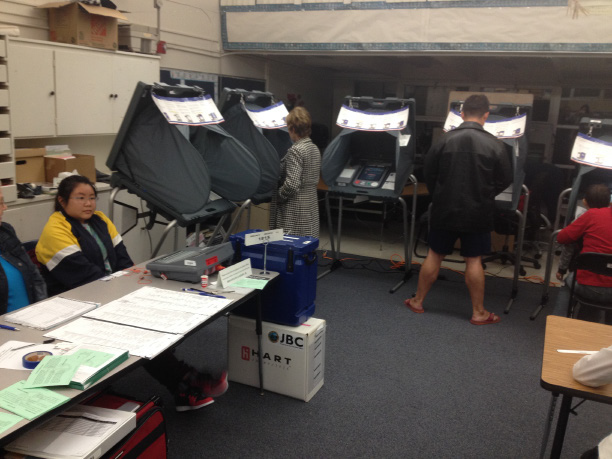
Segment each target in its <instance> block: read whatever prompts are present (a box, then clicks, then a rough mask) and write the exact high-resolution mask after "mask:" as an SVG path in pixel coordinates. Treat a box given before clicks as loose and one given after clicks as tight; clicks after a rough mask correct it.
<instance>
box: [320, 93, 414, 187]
mask: <svg viewBox="0 0 612 459" xmlns="http://www.w3.org/2000/svg"><path fill="white" fill-rule="evenodd" d="M336 124H338V126H340V127H342V128H343V129H342V131H341V132H340V134H338V136H336V138H334V139H333V140H332V141H331V142H330V144H329V145H328V146H327V148H326V149H325V151H324V152H323V157H322V159H321V177H322V179H323V181H324V182H325V184H326V185H327V186H328V187H329V190H330V191H331V192H333V193H338V194H342V195H345V196H349V197H350V196H355V195H361V196H369V197H379V198H391V199H397V198H398V197H399V196H401V194H402V191H403V189H404V186H405V184H406V182H407V181H408V178H409V176H410V175H411V174H412V172H413V169H414V156H415V152H416V147H415V145H416V139H415V131H416V110H415V102H414V99H397V98H386V99H374V98H372V97H351V96H347V97H346V98H345V100H344V105H343V106H342V108H341V109H340V113H339V114H338V120H337V121H336Z"/></svg>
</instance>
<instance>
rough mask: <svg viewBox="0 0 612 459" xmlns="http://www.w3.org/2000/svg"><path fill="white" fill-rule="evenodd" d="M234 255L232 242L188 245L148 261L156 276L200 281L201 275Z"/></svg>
mask: <svg viewBox="0 0 612 459" xmlns="http://www.w3.org/2000/svg"><path fill="white" fill-rule="evenodd" d="M233 256H234V249H233V248H232V243H231V242H225V243H223V244H219V245H214V246H211V247H186V248H184V249H181V250H179V251H177V252H174V253H171V254H169V255H164V256H163V257H160V258H157V259H155V260H153V261H150V262H149V263H147V269H148V270H149V271H151V274H153V275H154V276H155V277H165V278H167V279H171V280H177V281H183V282H193V283H196V282H200V277H201V276H202V275H203V274H206V273H207V272H209V270H211V269H213V268H215V267H216V266H217V265H219V264H221V263H224V262H226V261H229V260H231V259H232V257H233Z"/></svg>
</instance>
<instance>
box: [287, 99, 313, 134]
mask: <svg viewBox="0 0 612 459" xmlns="http://www.w3.org/2000/svg"><path fill="white" fill-rule="evenodd" d="M311 126H312V121H311V118H310V113H308V110H306V109H305V108H304V107H295V108H294V109H293V110H291V111H290V112H289V114H288V115H287V128H288V129H289V130H290V131H293V133H294V134H295V135H297V136H298V137H299V138H300V139H301V138H302V137H309V136H310V133H311V132H312V130H311Z"/></svg>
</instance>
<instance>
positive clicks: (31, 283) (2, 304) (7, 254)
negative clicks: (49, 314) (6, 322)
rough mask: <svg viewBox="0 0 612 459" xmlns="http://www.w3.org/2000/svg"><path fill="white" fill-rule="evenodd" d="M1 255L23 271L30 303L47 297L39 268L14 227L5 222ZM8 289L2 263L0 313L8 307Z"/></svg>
mask: <svg viewBox="0 0 612 459" xmlns="http://www.w3.org/2000/svg"><path fill="white" fill-rule="evenodd" d="M0 255H1V256H2V257H3V258H4V259H5V260H6V261H8V262H9V263H10V264H12V265H13V266H14V267H15V268H17V269H18V270H19V272H21V275H22V276H23V280H24V282H25V286H26V290H27V292H28V299H29V300H30V303H35V302H37V301H40V300H44V299H45V298H47V286H46V284H45V281H44V280H43V278H42V276H41V275H40V272H38V268H37V267H36V266H35V265H34V263H32V260H31V259H30V257H29V255H28V254H27V253H26V251H25V250H24V249H23V247H22V246H21V242H20V241H19V239H18V238H17V235H16V234H15V230H14V229H13V227H12V226H11V225H9V224H8V223H5V222H2V224H1V225H0ZM8 289H9V286H8V283H7V280H6V274H5V273H4V269H2V266H1V265H0V314H5V313H6V310H7V307H8Z"/></svg>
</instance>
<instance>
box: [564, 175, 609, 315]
mask: <svg viewBox="0 0 612 459" xmlns="http://www.w3.org/2000/svg"><path fill="white" fill-rule="evenodd" d="M585 200H586V201H587V202H588V204H589V206H590V208H589V209H588V210H587V211H586V212H584V213H583V214H582V215H581V216H580V217H578V218H577V219H576V220H574V221H573V222H572V223H571V224H570V225H568V226H566V227H565V228H564V229H562V230H561V232H560V233H559V234H558V235H557V242H559V243H560V244H572V243H574V242H577V241H579V240H582V249H581V251H580V253H585V252H596V253H610V254H612V208H611V207H610V190H609V189H608V187H607V186H606V185H591V186H590V187H589V188H588V190H587V193H586V197H585ZM575 291H576V293H578V294H579V295H581V296H583V297H585V298H588V299H591V300H594V301H609V302H610V303H611V304H612V277H608V276H602V275H599V274H593V273H591V272H589V271H584V270H581V269H579V270H578V272H577V273H576V287H575Z"/></svg>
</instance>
